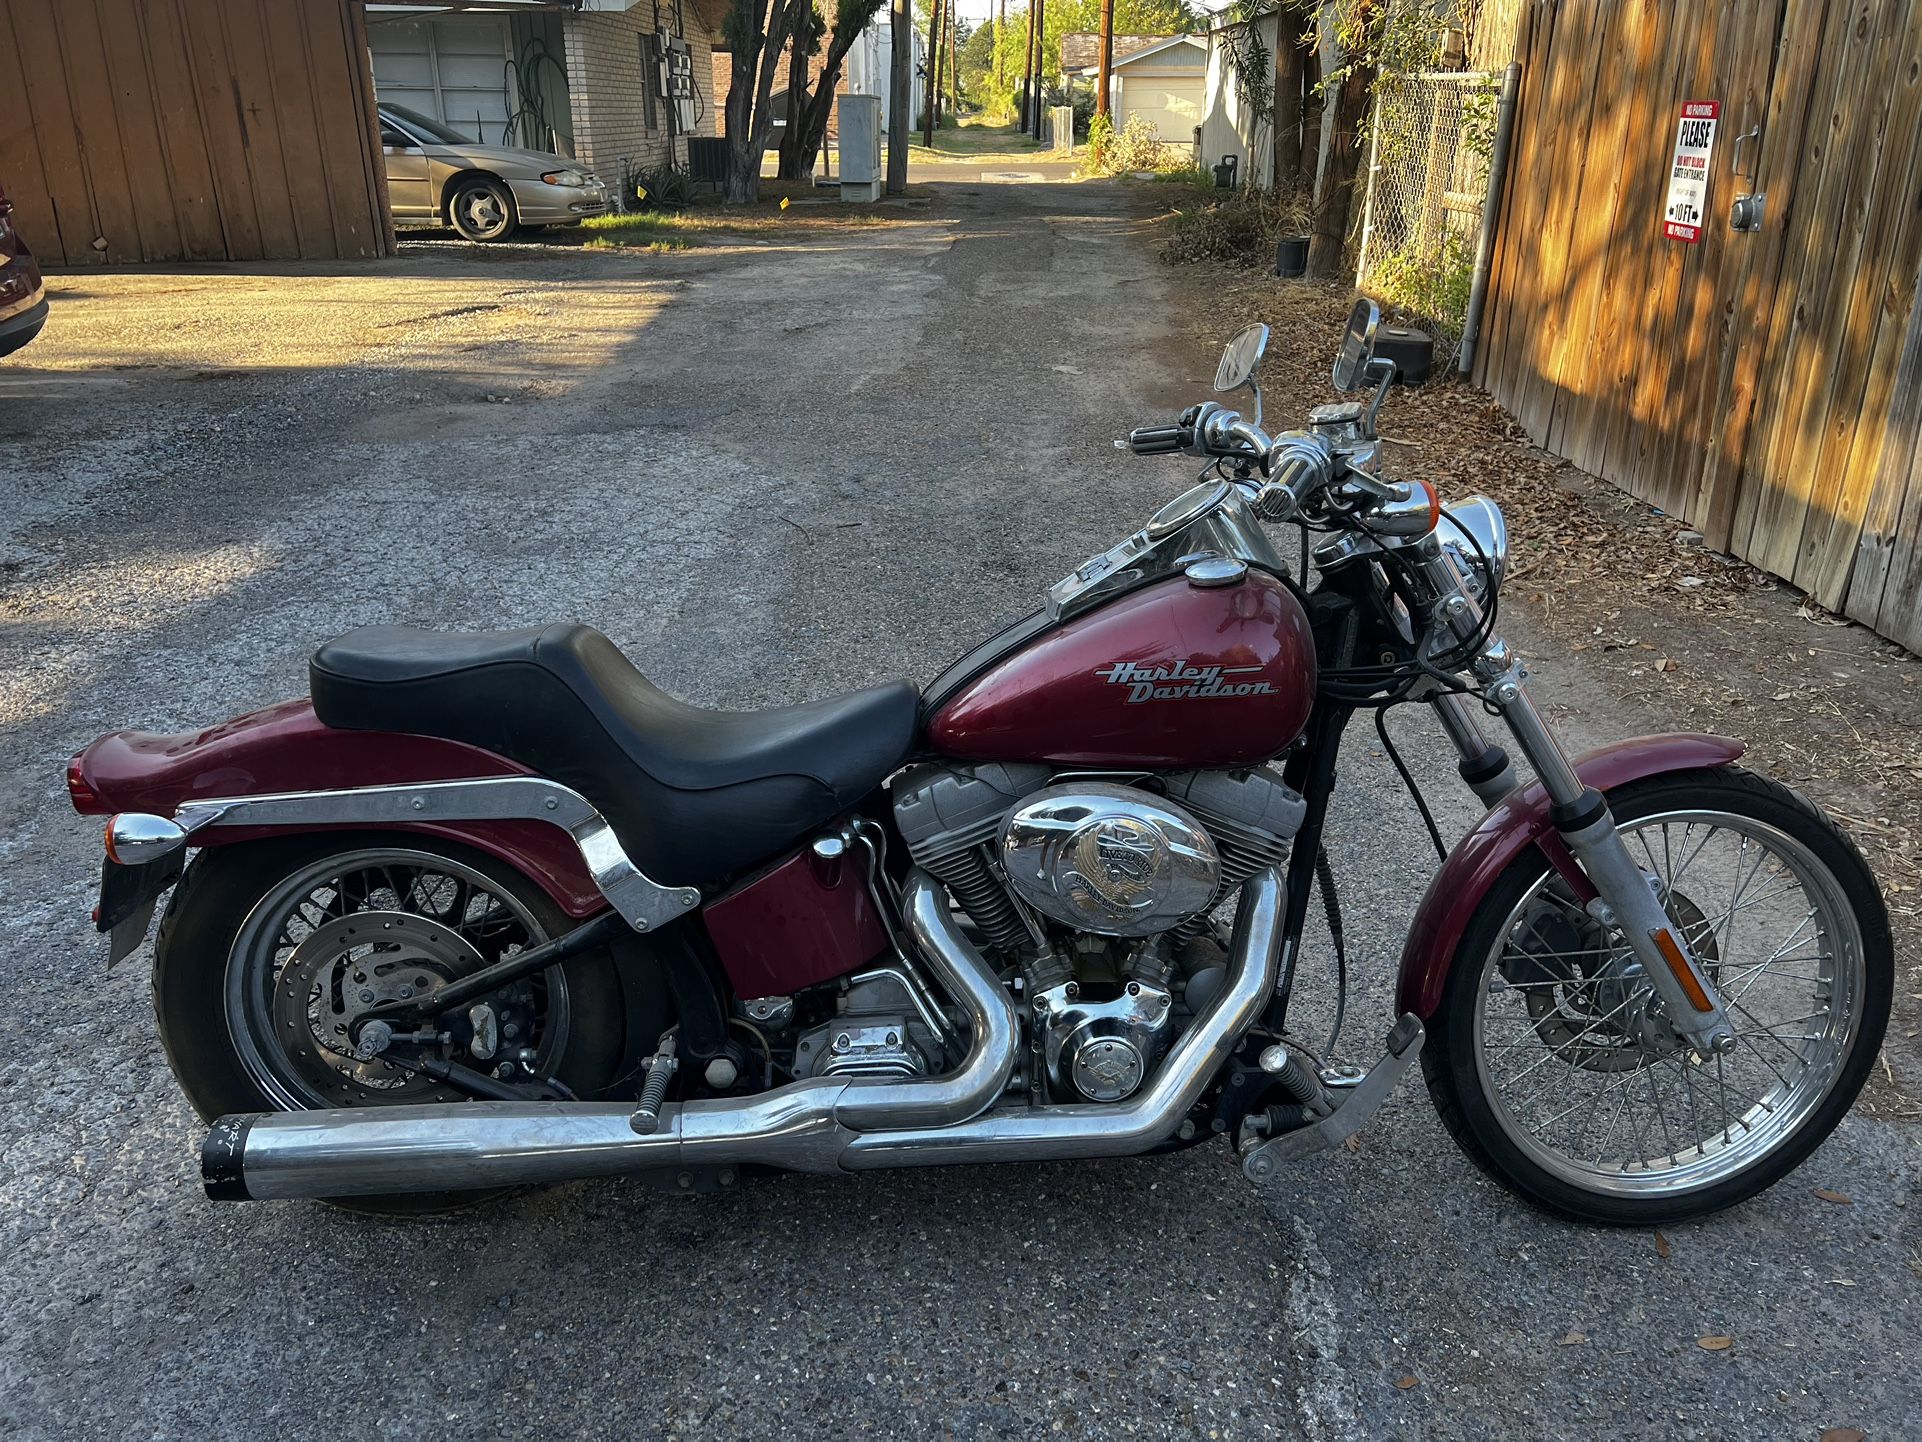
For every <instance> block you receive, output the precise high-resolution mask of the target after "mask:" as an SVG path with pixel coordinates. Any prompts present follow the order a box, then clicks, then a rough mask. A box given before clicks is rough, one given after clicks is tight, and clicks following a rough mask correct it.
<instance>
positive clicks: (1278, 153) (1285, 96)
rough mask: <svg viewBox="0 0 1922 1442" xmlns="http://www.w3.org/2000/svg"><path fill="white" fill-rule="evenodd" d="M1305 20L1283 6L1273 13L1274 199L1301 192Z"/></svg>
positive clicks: (1296, 11)
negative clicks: (1303, 37)
mask: <svg viewBox="0 0 1922 1442" xmlns="http://www.w3.org/2000/svg"><path fill="white" fill-rule="evenodd" d="M1306 28H1307V17H1306V16H1304V15H1303V14H1302V13H1301V12H1300V11H1299V10H1294V9H1291V8H1289V7H1288V6H1286V5H1284V6H1282V7H1281V8H1280V9H1279V10H1277V11H1276V12H1275V123H1274V134H1275V142H1274V150H1275V155H1274V174H1273V176H1272V177H1270V181H1271V184H1272V185H1273V187H1274V192H1275V195H1276V196H1277V197H1285V196H1288V195H1292V194H1294V192H1295V191H1297V190H1299V189H1300V188H1301V80H1302V69H1303V61H1304V60H1305V58H1306V57H1305V56H1304V55H1303V53H1302V34H1303V31H1304V30H1305V29H1306Z"/></svg>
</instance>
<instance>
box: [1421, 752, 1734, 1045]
mask: <svg viewBox="0 0 1922 1442" xmlns="http://www.w3.org/2000/svg"><path fill="white" fill-rule="evenodd" d="M1746 749H1747V748H1746V747H1745V746H1744V744H1743V743H1742V742H1741V741H1739V740H1735V739H1733V738H1731V737H1727V736H1710V735H1706V734H1704V733H1701V732H1678V733H1673V734H1670V735H1664V736H1636V737H1633V738H1631V739H1630V740H1627V741H1617V742H1616V743H1615V744H1614V745H1612V746H1603V747H1600V748H1598V749H1596V750H1594V751H1590V752H1587V753H1586V754H1585V755H1582V756H1579V757H1577V758H1576V760H1575V772H1576V774H1577V775H1579V776H1580V777H1581V778H1582V780H1583V782H1584V783H1586V784H1587V785H1589V786H1593V787H1594V788H1595V789H1596V790H1597V791H1600V792H1602V793H1603V794H1604V795H1606V794H1607V793H1608V792H1610V791H1612V790H1614V789H1615V788H1616V787H1618V786H1625V785H1627V784H1628V783H1629V782H1631V781H1640V780H1643V779H1644V778H1646V777H1650V776H1661V775H1664V774H1666V773H1668V772H1671V771H1697V770H1700V769H1702V768H1704V767H1709V766H1726V765H1728V764H1729V763H1730V762H1732V761H1735V760H1737V759H1739V758H1740V757H1741V755H1742V753H1743V751H1745V750H1746ZM1548 804H1549V803H1548V793H1547V792H1546V791H1544V790H1543V789H1542V785H1541V783H1540V782H1539V781H1531V782H1530V783H1529V784H1528V785H1526V786H1523V787H1520V788H1518V789H1517V790H1516V791H1514V792H1513V793H1511V794H1510V795H1509V796H1507V797H1505V798H1504V799H1503V800H1501V801H1500V802H1498V803H1497V804H1496V805H1495V807H1494V808H1493V809H1492V810H1490V811H1489V813H1488V814H1487V815H1486V816H1484V817H1483V818H1482V819H1481V820H1480V821H1479V822H1478V823H1477V824H1476V826H1475V829H1474V830H1472V831H1470V832H1469V833H1468V835H1466V836H1464V837H1463V838H1462V839H1461V841H1460V842H1459V843H1458V844H1457V845H1456V847H1455V849H1454V850H1453V851H1451V852H1449V853H1448V859H1447V860H1446V861H1444V862H1443V863H1442V866H1441V870H1439V871H1437V872H1436V873H1435V879H1434V880H1433V881H1431V882H1429V883H1428V891H1427V894H1426V895H1424V896H1423V897H1422V900H1421V905H1420V906H1419V907H1417V908H1416V910H1415V919H1414V921H1413V923H1412V924H1411V925H1410V926H1409V928H1408V938H1407V940H1406V941H1405V942H1404V943H1403V945H1402V953H1401V979H1400V982H1399V983H1398V985H1397V988H1396V995H1395V1010H1396V1012H1397V1013H1400V1012H1405V1011H1412V1012H1414V1013H1415V1015H1416V1016H1418V1017H1420V1018H1422V1019H1423V1020H1424V1021H1426V1020H1427V1019H1428V1018H1429V1017H1432V1016H1433V1015H1434V1014H1435V1011H1436V1009H1437V1008H1438V1007H1440V1005H1441V996H1442V987H1443V986H1444V984H1446V982H1447V980H1448V969H1449V967H1450V966H1452V965H1453V964H1454V960H1455V949H1456V948H1457V947H1458V946H1460V945H1461V939H1462V935H1463V933H1464V932H1466V931H1467V930H1468V922H1469V919H1470V918H1471V917H1472V916H1473V915H1474V913H1475V908H1476V907H1477V906H1478V905H1480V904H1481V899H1482V897H1483V896H1484V895H1486V894H1487V892H1488V889H1489V888H1490V887H1491V886H1493V885H1494V884H1495V879H1496V878H1497V877H1499V876H1500V875H1501V874H1502V872H1503V871H1504V870H1506V869H1507V866H1508V863H1509V862H1511V861H1513V860H1514V859H1515V858H1516V857H1517V856H1518V855H1520V854H1521V853H1522V852H1523V851H1524V850H1526V849H1527V848H1528V847H1530V846H1535V845H1540V846H1541V848H1542V850H1543V851H1544V853H1546V854H1547V856H1548V858H1549V860H1550V862H1551V863H1552V864H1553V865H1554V866H1555V867H1556V869H1557V870H1560V871H1562V872H1563V874H1564V875H1569V876H1570V879H1571V880H1576V879H1577V878H1579V882H1578V885H1579V888H1580V889H1582V890H1587V889H1588V881H1587V878H1586V877H1583V876H1582V875H1581V873H1580V871H1579V870H1573V871H1571V869H1572V868H1573V867H1574V860H1573V858H1572V857H1570V856H1569V854H1568V852H1567V850H1566V848H1564V847H1563V845H1562V840H1561V837H1560V835H1559V834H1558V833H1557V832H1556V830H1555V826H1554V823H1553V822H1551V821H1550V820H1549V819H1548Z"/></svg>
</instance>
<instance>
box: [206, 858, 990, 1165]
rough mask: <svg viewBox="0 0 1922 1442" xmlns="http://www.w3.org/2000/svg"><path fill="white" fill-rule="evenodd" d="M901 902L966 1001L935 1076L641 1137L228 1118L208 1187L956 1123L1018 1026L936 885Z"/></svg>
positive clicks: (567, 1161)
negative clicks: (949, 1066) (962, 1024)
mask: <svg viewBox="0 0 1922 1442" xmlns="http://www.w3.org/2000/svg"><path fill="white" fill-rule="evenodd" d="M903 909H904V911H905V912H906V921H907V927H908V933H909V935H910V937H911V938H912V939H913V941H914V944H915V948H916V950H917V951H918V952H919V953H920V955H921V956H922V957H924V958H925V959H926V960H927V962H928V964H929V965H930V966H931V967H932V968H933V970H934V972H935V973H936V975H937V977H938V978H939V980H940V982H941V984H942V986H943V989H944V990H945V991H946V992H947V994H948V996H950V997H951V998H953V999H955V1000H956V1001H958V1002H959V1003H960V1004H961V1006H962V1008H963V1010H965V1011H966V1013H967V1018H968V1028H969V1031H968V1053H967V1056H966V1057H965V1058H964V1059H963V1060H962V1063H961V1065H960V1066H959V1067H957V1068H956V1069H955V1070H954V1071H952V1072H949V1073H947V1074H946V1075H943V1076H939V1077H927V1078H916V1079H914V1080H910V1081H900V1080H896V1079H894V1078H890V1077H817V1078H811V1079H809V1080H806V1081H800V1082H794V1083H792V1084H791V1085H788V1086H784V1087H777V1088H775V1089H774V1090H772V1091H768V1092H763V1093H762V1094H760V1095H759V1096H753V1097H748V1098H746V1099H745V1100H727V1099H721V1098H710V1099H706V1100H701V1101H693V1102H685V1103H680V1104H670V1105H668V1106H665V1107H663V1108H662V1109H661V1115H660V1122H659V1124H658V1125H657V1126H656V1128H655V1130H654V1131H653V1132H651V1133H649V1134H647V1135H645V1136H637V1135H636V1134H635V1132H634V1130H633V1128H632V1127H631V1126H630V1125H629V1124H628V1119H629V1117H630V1116H632V1115H633V1111H634V1107H633V1104H632V1103H629V1102H590V1103H581V1102H468V1103H465V1104H463V1105H459V1106H408V1107H341V1108H337V1109H331V1110H323V1111H301V1112H267V1113H261V1114H254V1115H244V1116H228V1117H222V1118H221V1119H220V1120H219V1121H217V1122H215V1123H214V1127H213V1130H212V1131H211V1132H209V1133H208V1135H207V1139H206V1141H205V1142H204V1143H203V1144H202V1146H201V1149H200V1170H201V1179H202V1182H203V1184H204V1186H205V1187H206V1191H207V1195H208V1196H209V1197H212V1198H214V1199H215V1200H218V1201H245V1200H249V1199H258V1200H268V1199H277V1198H289V1197H348V1196H376V1195H381V1194H386V1193H398V1192H439V1191H461V1190H467V1189H471V1188H476V1187H505V1186H524V1185H528V1184H533V1183H542V1182H557V1181H569V1180H573V1179H576V1178H582V1177H605V1176H618V1175H621V1174H623V1173H627V1172H638V1171H650V1170H655V1169H660V1170H678V1169H681V1168H686V1167H692V1166H703V1165H711V1164H716V1163H740V1162H758V1163H764V1164H766V1165H769V1166H776V1167H781V1168H784V1169H785V1170H788V1171H811V1172H833V1171H838V1170H839V1169H840V1166H839V1158H840V1155H841V1153H842V1151H843V1150H844V1149H845V1148H846V1145H847V1142H848V1139H849V1138H850V1137H852V1136H853V1135H855V1133H856V1129H859V1128H876V1127H905V1128H919V1127H939V1126H944V1125H947V1124H950V1123H953V1122H961V1121H966V1120H968V1119H969V1118H971V1117H974V1116H977V1115H979V1114H980V1113H982V1112H984V1111H986V1110H987V1109H988V1108H989V1107H990V1106H992V1105H994V1103H995V1101H996V1100H997V1099H999V1097H1000V1096H1001V1094H1002V1093H1003V1092H1005V1091H1006V1090H1007V1088H1008V1079H1009V1078H1010V1077H1011V1076H1012V1075H1013V1073H1014V1063H1015V1056H1016V1048H1017V1040H1018V1030H1019V1029H1018V1026H1017V1023H1016V1018H1015V1011H1014V1003H1013V1002H1012V1001H1011V1000H1010V999H1009V996H1008V992H1007V988H1005V987H1004V986H1002V985H1001V980H1000V978H999V977H998V976H996V975H995V973H994V972H993V971H991V970H990V969H989V967H988V964H987V963H986V962H985V961H983V960H982V959H981V955H980V953H979V952H977V951H976V950H975V949H974V946H973V945H972V944H971V943H970V942H969V941H968V939H967V937H966V936H965V935H964V934H963V933H962V931H961V928H960V927H959V926H957V925H956V924H955V921H954V917H953V915H952V914H951V913H950V912H949V910H948V906H947V902H946V900H945V899H944V895H943V892H942V890H941V887H940V884H939V883H938V882H936V881H934V879H933V878H931V877H929V876H928V875H927V874H926V873H924V872H921V871H915V872H912V873H910V875H909V877H908V881H907V886H906V888H905V891H904V894H903Z"/></svg>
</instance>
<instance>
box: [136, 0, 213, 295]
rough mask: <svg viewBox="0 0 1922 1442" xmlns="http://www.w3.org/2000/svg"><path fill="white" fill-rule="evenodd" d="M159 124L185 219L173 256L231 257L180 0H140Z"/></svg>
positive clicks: (171, 186) (171, 184) (170, 181)
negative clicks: (189, 55)
mask: <svg viewBox="0 0 1922 1442" xmlns="http://www.w3.org/2000/svg"><path fill="white" fill-rule="evenodd" d="M139 9H140V21H141V24H142V26H143V32H142V33H143V39H144V46H143V49H144V52H145V55H144V58H145V60H146V65H147V80H148V83H149V85H150V86H151V87H152V91H153V99H154V123H155V130H156V133H157V134H158V137H159V141H160V149H161V153H162V154H163V155H164V156H165V157H166V167H167V172H166V180H167V188H168V190H169V192H170V193H171V195H172V198H173V209H174V214H175V216H177V217H178V219H179V222H180V252H179V254H178V256H170V257H168V258H169V259H180V260H219V259H223V258H224V257H226V255H227V254H228V249H227V227H226V221H225V217H224V216H223V215H222V214H221V209H220V197H219V195H218V193H217V192H216V191H215V189H214V176H213V163H212V161H211V159H210V158H209V156H208V151H207V127H206V125H205V123H204V122H203V120H202V119H201V115H200V98H199V96H198V95H197V94H196V93H195V89H194V78H193V66H192V64H191V63H190V62H189V60H188V58H187V34H186V28H185V26H184V25H183V23H182V21H181V16H180V6H179V3H178V0H139Z"/></svg>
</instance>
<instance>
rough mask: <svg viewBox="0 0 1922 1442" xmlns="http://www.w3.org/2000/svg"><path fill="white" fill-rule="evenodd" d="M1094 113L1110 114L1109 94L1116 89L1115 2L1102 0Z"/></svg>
mask: <svg viewBox="0 0 1922 1442" xmlns="http://www.w3.org/2000/svg"><path fill="white" fill-rule="evenodd" d="M1094 83H1095V92H1094V113H1095V114H1096V115H1106V114H1107V113H1108V92H1109V91H1110V90H1111V89H1113V88H1114V0H1101V58H1100V60H1099V61H1098V62H1097V63H1096V65H1095V77H1094Z"/></svg>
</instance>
